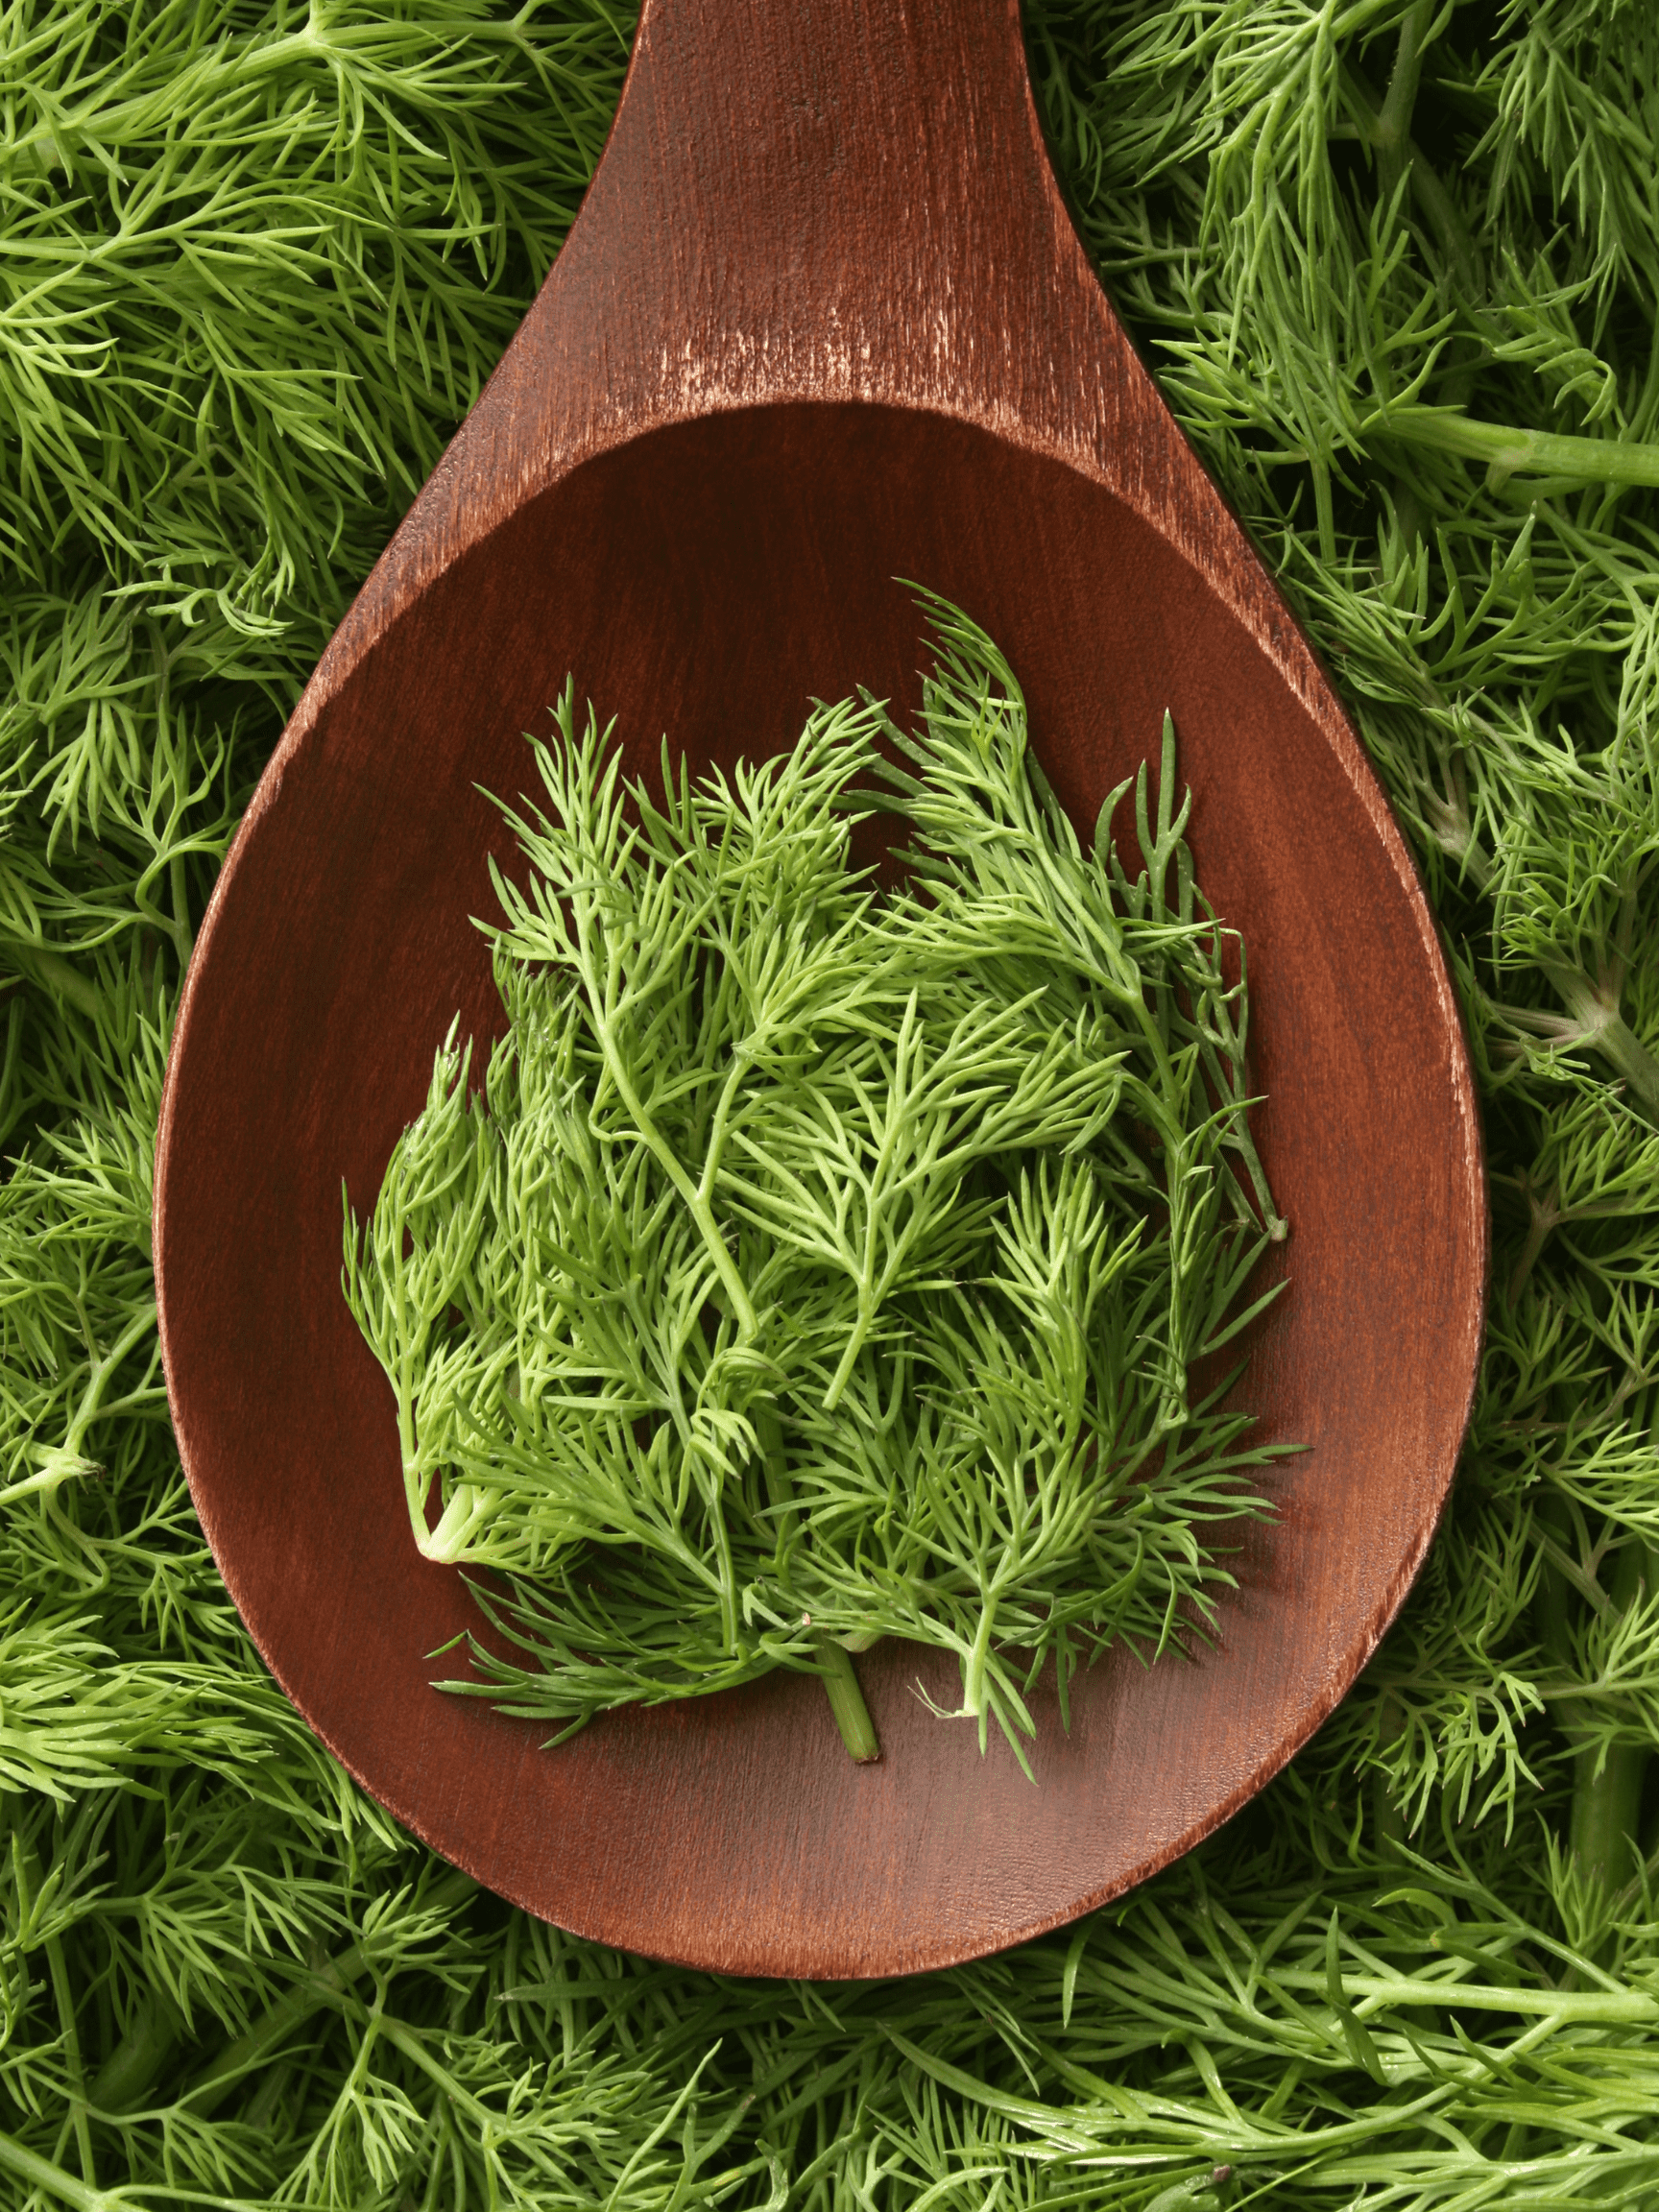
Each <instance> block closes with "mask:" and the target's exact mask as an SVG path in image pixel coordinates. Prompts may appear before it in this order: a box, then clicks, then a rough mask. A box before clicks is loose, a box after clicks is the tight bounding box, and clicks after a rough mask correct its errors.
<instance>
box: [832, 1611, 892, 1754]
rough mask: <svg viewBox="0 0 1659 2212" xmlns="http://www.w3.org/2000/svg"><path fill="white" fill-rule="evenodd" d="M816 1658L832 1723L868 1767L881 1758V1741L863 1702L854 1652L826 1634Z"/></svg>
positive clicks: (852, 1751)
mask: <svg viewBox="0 0 1659 2212" xmlns="http://www.w3.org/2000/svg"><path fill="white" fill-rule="evenodd" d="M818 1657H819V1667H820V1676H821V1679H822V1681H823V1684H824V1689H825V1694H826V1695H828V1697H829V1710H830V1712H831V1713H833V1714H834V1716H835V1725H836V1727H837V1728H839V1729H840V1731H841V1741H842V1743H845V1744H846V1746H847V1749H848V1751H849V1753H850V1754H851V1756H852V1757H853V1758H854V1759H855V1760H856V1761H857V1762H858V1764H859V1766H860V1767H868V1766H870V1765H872V1764H873V1763H874V1762H875V1761H876V1760H878V1759H879V1758H880V1756H881V1743H880V1739H879V1738H878V1736H877V1734H876V1723H875V1721H874V1720H872V1719H871V1718H870V1708H869V1706H868V1705H866V1704H865V1702H864V1693H863V1691H862V1690H860V1689H859V1687H858V1677H857V1675H856V1673H854V1669H853V1654H852V1653H851V1652H850V1651H847V1650H844V1649H843V1647H841V1646H840V1645H839V1644H837V1643H836V1642H835V1640H834V1639H833V1637H829V1636H826V1637H825V1638H824V1639H823V1641H822V1642H821V1643H820V1645H819V1647H818Z"/></svg>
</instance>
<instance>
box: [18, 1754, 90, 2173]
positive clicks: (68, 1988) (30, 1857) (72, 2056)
mask: <svg viewBox="0 0 1659 2212" xmlns="http://www.w3.org/2000/svg"><path fill="white" fill-rule="evenodd" d="M0 1802H4V1803H8V1805H9V1809H14V1808H15V1806H16V1804H17V1803H18V1802H19V1801H18V1800H17V1799H16V1798H15V1797H14V1796H13V1797H10V1798H9V1799H7V1798H0ZM9 1825H10V1828H11V1834H12V1875H13V1880H14V1881H15V1884H16V1888H17V1917H18V1921H19V1924H20V1925H27V1923H28V1920H29V1918H30V1914H31V1911H32V1909H33V1903H34V1900H35V1898H36V1895H37V1894H38V1892H39V1887H40V1862H39V1860H38V1859H37V1857H36V1853H35V1851H34V1849H33V1847H32V1846H31V1845H29V1844H28V1843H26V1842H25V1841H24V1839H23V1831H22V1828H21V1827H20V1826H19V1825H18V1824H17V1820H16V1815H15V1811H14V1810H12V1811H11V1818H10V1821H9ZM41 1948H42V1950H43V1951H44V1952H45V1954H46V1971H47V1974H48V1975H49V1977H50V1978H51V1983H52V1998H53V2003H54V2005H55V2006H56V2008H57V2011H58V2029H59V2033H60V2036H61V2038H62V2044H63V2067H64V2072H65V2073H66V2074H67V2075H68V2077H69V2110H68V2113H67V2115H66V2119H65V2130H66V2132H72V2133H73V2135H74V2137H75V2148H76V2152H77V2153H78V2155H79V2157H80V2160H81V2174H82V2178H83V2180H84V2182H85V2183H86V2184H87V2186H88V2187H89V2188H93V2189H95V2188H96V2187H97V2183H98V2172H97V2167H96V2164H95V2162H94V2159H93V2154H92V2130H91V2128H90V2126H89V2124H88V2121H87V2115H86V2077H85V2069H84V2065H83V2063H82V2057H81V2030H80V2023H79V2021H78V2018H77V2015H76V2008H75V1991H74V1988H73V1986H72V1985H71V1984H70V1980H69V1970H68V1965H67V1962H66V1960H64V1957H63V1944H62V1940H61V1938H60V1936H47V1937H46V1938H45V1940H44V1942H43V1943H42V1945H41ZM59 2145H60V2149H61V2145H62V2138H61V2136H60V2139H59Z"/></svg>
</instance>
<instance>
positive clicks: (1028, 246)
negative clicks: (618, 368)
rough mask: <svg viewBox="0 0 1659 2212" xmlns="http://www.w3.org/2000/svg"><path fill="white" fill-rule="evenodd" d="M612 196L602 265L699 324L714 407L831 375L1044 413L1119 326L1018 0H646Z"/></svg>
mask: <svg viewBox="0 0 1659 2212" xmlns="http://www.w3.org/2000/svg"><path fill="white" fill-rule="evenodd" d="M590 198H591V214H592V220H591V221H590V220H589V213H588V211H587V210H585V211H584V215H583V218H582V223H581V224H580V225H579V226H578V230H579V231H581V230H584V229H585V230H586V232H587V237H586V238H583V239H580V240H579V239H578V238H574V237H573V239H572V241H571V244H572V246H573V247H576V248H577V252H578V258H579V259H580V258H581V256H582V254H583V252H585V250H586V249H587V248H588V244H589V240H591V241H592V242H593V247H594V250H595V251H598V250H602V251H603V252H604V254H605V256H606V260H607V263H608V266H609V269H610V271H611V273H612V276H613V278H617V277H620V278H621V279H622V280H623V281H624V282H626V283H628V284H629V288H630V291H631V293H633V295H634V297H633V298H631V300H630V301H629V304H630V306H635V305H636V304H637V311H638V312H639V313H640V315H641V316H642V318H644V319H645V321H646V322H647V323H648V324H654V325H656V328H657V330H658V331H660V332H663V333H666V332H672V333H674V335H675V338H676V340H677V342H678V344H677V349H676V350H675V352H674V353H673V354H671V355H670V357H669V358H667V359H666V360H663V361H662V362H661V373H662V375H663V379H664V382H665V384H666V385H667V386H668V387H669V389H670V390H672V389H673V388H674V386H675V385H676V383H677V384H678V388H679V392H680V393H681V394H683V395H684V397H685V398H686V399H687V400H689V401H691V403H692V404H693V405H696V406H697V407H698V409H699V411H700V412H701V411H703V409H705V408H707V406H708V405H709V401H710V399H711V398H714V397H716V396H718V395H724V394H726V393H731V394H732V395H733V397H738V396H740V397H741V398H742V400H743V401H744V402H745V403H753V402H755V401H760V402H762V403H763V402H764V401H766V400H767V399H769V398H773V397H798V396H800V395H801V394H802V393H803V392H805V391H810V392H811V393H812V394H813V395H814V396H815V397H820V398H824V399H876V400H881V401H885V402H888V403H899V404H902V405H909V406H928V405H943V406H944V407H946V408H947V409H948V410H949V411H950V412H952V413H960V412H962V411H963V410H964V409H965V408H975V409H978V408H983V409H985V410H988V411H989V410H1000V409H1004V408H1010V407H1011V408H1012V409H1013V410H1014V412H1015V413H1016V414H1017V415H1018V416H1019V417H1020V418H1021V419H1022V420H1024V419H1027V418H1029V417H1031V416H1032V415H1033V414H1035V413H1036V412H1038V408H1037V406H1036V404H1035V403H1036V402H1038V401H1039V400H1040V399H1042V398H1047V397H1051V396H1053V395H1056V394H1057V393H1058V392H1059V391H1060V390H1062V389H1063V388H1064V386H1065V385H1066V384H1067V383H1068V382H1070V381H1075V372H1076V370H1077V369H1079V368H1080V367H1081V363H1080V362H1079V360H1078V358H1077V353H1076V345H1075V341H1076V339H1077V338H1078V337H1081V336H1085V335H1086V337H1087V339H1088V340H1089V341H1090V342H1091V345H1092V348H1093V347H1094V346H1097V345H1098V344H1099V342H1100V340H1101V339H1102V338H1103V337H1105V336H1106V335H1107V333H1108V331H1109V330H1110V331H1111V332H1112V334H1113V335H1114V336H1118V333H1117V330H1116V324H1115V321H1114V319H1113V318H1112V317H1111V315H1110V310H1106V312H1105V314H1104V315H1102V314H1101V313H1099V312H1098V311H1097V309H1096V308H1095V304H1094V303H1095V302H1098V308H1100V309H1104V308H1105V301H1104V300H1103V299H1102V298H1101V295H1100V289H1099V286H1098V284H1097V283H1096V282H1095V280H1094V277H1093V275H1092V273H1091V272H1090V269H1089V267H1088V263H1087V259H1086V257H1085V255H1084V253H1083V252H1082V249H1081V247H1080V245H1079V243H1078V241H1077V238H1076V235H1075V233H1074V231H1073V229H1072V227H1071V224H1070V219H1069V217H1068V215H1067V212H1066V209H1065V206H1064V204H1063V202H1062V200H1061V197H1060V193H1059V189H1058V187H1057V185H1056V182H1055V180H1054V176H1053V172H1052V170H1051V168H1050V166H1049V162H1048V157H1047V155H1046V151H1045V148H1044V144H1043V135H1042V131H1041V127H1040V125H1039V122H1038V117H1037V112H1036V108H1035V105H1034V103H1033V100H1032V95H1031V87H1030V82H1029V77H1028V74H1027V70H1026V65H1025V50H1024V44H1023V40H1022V36H1021V28H1020V12H1019V6H1018V0H645V7H644V11H643V14H642V16H641V20H640V24H639V30H638V35H637V43H636V47H635V58H634V62H633V67H632V69H631V72H630V76H629V81H628V85H627V89H626V91H625V92H624V95H623V99H622V104H621V108H620V111H619V113H618V115H617V119H616V125H615V129H614V132H613V137H612V142H611V146H610V148H609V150H608V152H607V155H606V157H605V162H604V164H603V167H602V168H601V171H600V174H599V177H598V178H597V179H596V180H595V183H594V187H593V191H592V194H591V196H590ZM571 274H572V275H574V274H575V272H574V271H572V272H571ZM636 287H637V290H636ZM1079 325H1081V326H1082V327H1081V328H1080V327H1079ZM607 327H608V328H609V329H610V330H611V332H612V335H613V337H614V334H615V325H614V322H613V316H612V315H611V314H609V313H608V315H607ZM641 336H642V337H643V336H644V332H643V331H641ZM1118 342H1119V344H1120V343H1121V341H1120V336H1119V337H1118ZM1092 365H1093V368H1094V381H1096V382H1097V381H1098V377H1099V372H1100V367H1101V364H1100V362H1099V360H1098V359H1097V358H1094V360H1093V363H1092ZM664 396H665V397H666V394H665V395H664Z"/></svg>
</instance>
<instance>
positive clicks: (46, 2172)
mask: <svg viewBox="0 0 1659 2212" xmlns="http://www.w3.org/2000/svg"><path fill="white" fill-rule="evenodd" d="M0 2169H4V2171H5V2172H7V2173H9V2174H15V2175H16V2176H17V2178H18V2179H19V2180H20V2181H25V2182H27V2183H28V2185H29V2187H30V2188H31V2189H32V2190H38V2191H39V2192H40V2193H41V2194H42V2195H44V2196H47V2197H55V2198H56V2199H57V2200H58V2201H59V2203H60V2204H70V2205H73V2206H74V2207H75V2212H119V2207H121V2206H122V2205H123V2204H125V2203H127V2202H130V2200H129V2199H126V2198H124V2197H123V2196H122V2195H121V2193H120V2192H119V2191H118V2190H110V2191H108V2192H106V2191H104V2190H102V2189H96V2188H94V2187H93V2186H92V2185H91V2183H90V2182H86V2181H77V2180H76V2178H75V2176H74V2175H73V2174H66V2173H65V2172H64V2170H63V2168H62V2167H61V2166H54V2165H53V2163H52V2161H51V2159H50V2158H42V2157H41V2156H40V2155H39V2153H38V2152H35V2151H26V2150H25V2149H24V2147H23V2145H22V2144H21V2143H16V2142H13V2141H12V2137H11V2136H10V2135H5V2134H0Z"/></svg>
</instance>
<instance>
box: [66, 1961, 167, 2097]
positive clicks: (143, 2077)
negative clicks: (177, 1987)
mask: <svg viewBox="0 0 1659 2212" xmlns="http://www.w3.org/2000/svg"><path fill="white" fill-rule="evenodd" d="M183 2032H184V2023H183V2021H182V2020H181V2019H180V2015H179V2012H178V2009H177V2008H176V2007H175V2006H174V2004H173V2002H172V2000H171V1999H170V1998H168V1997H167V1996H166V1995H164V1994H163V1992H161V1991H160V1990H158V1989H156V1990H151V1991H150V1992H149V1994H148V1995H147V1996H146V1998H145V1999H144V2001H143V2003H142V2004H140V2005H139V2006H138V2008H137V2009H136V2010H135V2012H134V2013H133V2016H132V2022H131V2024H130V2026H129V2027H128V2030H127V2032H126V2034H125V2035H124V2036H123V2037H122V2038H121V2040H120V2042H119V2043H117V2044H116V2046H115V2048H114V2050H113V2051H111V2052H110V2054H109V2056H108V2058H106V2059H105V2061H104V2063H103V2065H102V2066H100V2067H99V2069H98V2072H97V2075H96V2076H95V2078H94V2080H93V2082H92V2086H91V2088H90V2089H89V2090H88V2091H87V2102H88V2103H89V2104H91V2105H92V2107H93V2109H94V2110H95V2111H98V2112H131V2111H132V2109H133V2107H134V2106H135V2105H138V2104H143V2102H144V2100H145V2098H146V2097H148V2096H149V2094H150V2092H151V2090H152V2089H153V2088H154V2087H155V2085H156V2082H157V2081H158V2080H160V2078H161V2076H162V2074H163V2073H164V2072H165V2071H166V2069H167V2065H168V2063H169V2061H170V2060H171V2058H172V2056H173V2054H174V2053H175V2052H176V2051H177V2050H178V2048H179V2045H180V2041H181V2040H182V2038H183Z"/></svg>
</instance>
